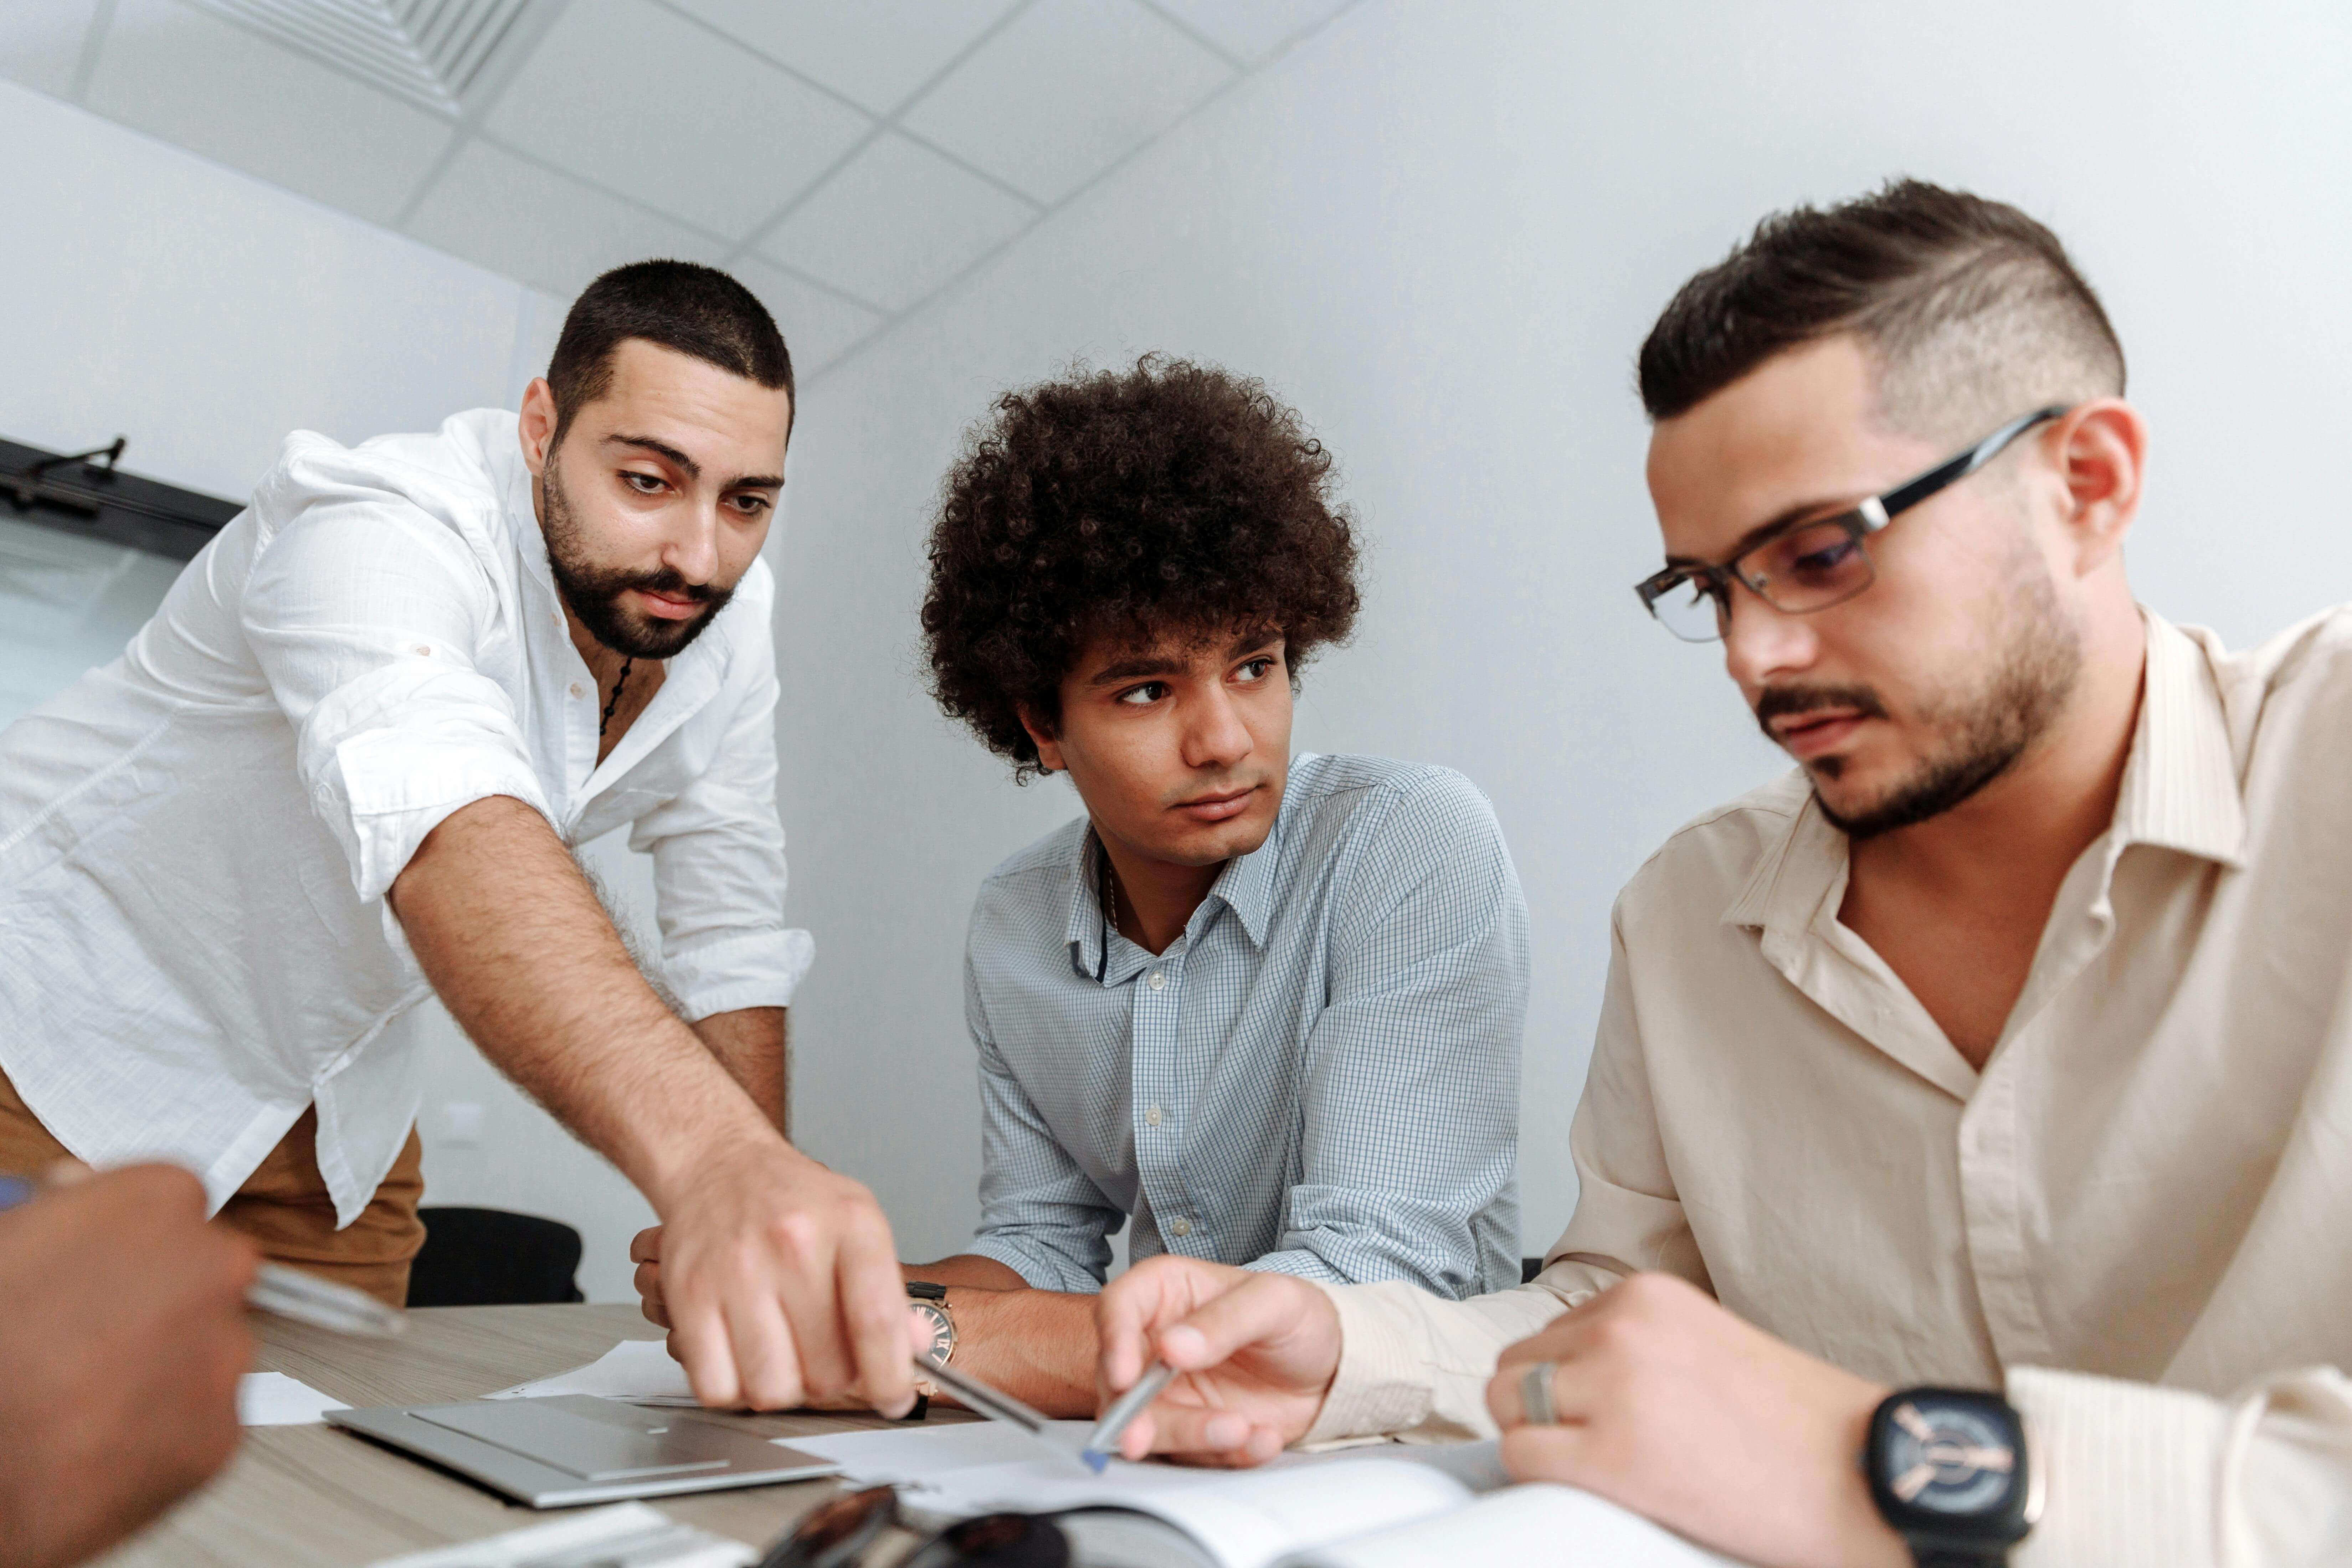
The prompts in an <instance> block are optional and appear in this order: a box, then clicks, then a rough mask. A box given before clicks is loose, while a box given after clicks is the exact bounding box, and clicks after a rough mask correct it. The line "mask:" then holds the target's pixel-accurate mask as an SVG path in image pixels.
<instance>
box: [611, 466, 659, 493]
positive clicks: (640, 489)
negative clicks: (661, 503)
mask: <svg viewBox="0 0 2352 1568" xmlns="http://www.w3.org/2000/svg"><path fill="white" fill-rule="evenodd" d="M621 482H622V483H624V484H625V485H627V486H628V487H629V488H630V489H633V490H635V491H636V492H637V493H638V494H639V495H641V496H650V495H659V494H660V493H661V492H662V491H663V490H665V489H667V488H668V487H667V485H665V484H664V483H663V482H662V479H661V478H660V476H659V475H656V474H641V473H639V472H637V471H636V469H635V468H623V469H622V470H621Z"/></svg>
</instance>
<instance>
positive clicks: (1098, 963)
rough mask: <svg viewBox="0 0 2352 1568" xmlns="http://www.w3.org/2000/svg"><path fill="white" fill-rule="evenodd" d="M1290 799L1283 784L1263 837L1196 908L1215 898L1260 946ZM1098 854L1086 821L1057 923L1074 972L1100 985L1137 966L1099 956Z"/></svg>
mask: <svg viewBox="0 0 2352 1568" xmlns="http://www.w3.org/2000/svg"><path fill="white" fill-rule="evenodd" d="M1305 760H1306V759H1305V758H1304V757H1301V758H1299V759H1298V761H1299V762H1303V761H1305ZM1291 770H1292V772H1293V773H1295V772H1296V771H1297V762H1294V763H1292V764H1291ZM1290 802H1291V791H1290V790H1289V788H1288V787H1287V784H1286V786H1285V788H1284V790H1283V792H1282V805H1281V806H1280V808H1279V809H1278V810H1276V813H1275V816H1274V827H1273V829H1272V830H1271V831H1269V832H1268V833H1267V834H1266V836H1265V843H1263V844H1261V845H1259V846H1258V847H1256V848H1255V849H1253V850H1251V851H1250V852H1249V853H1248V854H1246V855H1236V856H1234V858H1232V859H1231V860H1228V861H1226V862H1225V868H1224V869H1223V870H1222V871H1220V872H1218V873H1217V879H1216V882H1215V883H1214V884H1213V886H1211V888H1210V889H1209V894H1208V898H1207V899H1203V900H1201V904H1202V909H1205V908H1207V907H1208V902H1209V899H1215V900H1219V901H1220V902H1222V903H1223V905H1224V906H1225V907H1226V908H1227V909H1229V910H1233V911H1234V918H1235V919H1237V920H1239V921H1241V923H1242V929H1243V930H1244V931H1247V932H1248V933H1249V939H1250V942H1252V943H1253V944H1254V945H1255V946H1258V947H1264V946H1265V937H1266V929H1267V927H1268V925H1269V924H1270V923H1271V922H1272V921H1273V919H1274V884H1275V879H1276V869H1277V865H1276V862H1277V860H1278V858H1280V856H1281V853H1282V837H1283V825H1284V823H1285V821H1286V819H1287V818H1288V817H1289V816H1290V809H1291V805H1290ZM1102 853H1103V848H1102V841H1101V840H1100V839H1099V838H1097V837H1096V836H1095V831H1094V828H1093V827H1092V826H1088V827H1087V829H1086V830H1085V831H1084V832H1082V833H1080V834H1079V835H1078V841H1077V846H1076V848H1075V849H1074V850H1073V851H1072V853H1071V861H1070V913H1069V919H1068V921H1067V922H1066V924H1065V925H1064V927H1063V939H1064V940H1065V941H1066V942H1068V944H1069V946H1070V949H1071V951H1072V952H1073V953H1074V954H1075V955H1076V963H1077V967H1078V969H1079V970H1080V972H1082V973H1087V974H1096V975H1100V976H1101V977H1102V979H1103V981H1104V983H1105V984H1117V983H1118V981H1119V980H1121V979H1124V978H1125V977H1126V973H1129V972H1131V971H1132V970H1133V969H1134V968H1137V967H1139V965H1133V964H1121V965H1120V966H1119V967H1118V969H1117V970H1113V969H1112V968H1111V967H1110V966H1109V965H1108V963H1106V962H1105V960H1104V957H1103V944H1104V940H1105V937H1106V935H1107V934H1108V929H1107V928H1108V922H1107V921H1105V919H1104V917H1103V905H1102V861H1101V858H1100V857H1101V855H1102ZM1200 918H1201V916H1200V910H1194V911H1193V914H1192V919H1193V921H1195V922H1197V921H1199V920H1200ZM1147 956H1148V955H1147Z"/></svg>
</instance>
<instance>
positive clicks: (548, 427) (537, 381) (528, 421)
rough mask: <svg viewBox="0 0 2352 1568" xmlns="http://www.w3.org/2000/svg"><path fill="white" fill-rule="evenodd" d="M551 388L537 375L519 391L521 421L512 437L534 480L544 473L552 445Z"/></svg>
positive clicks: (553, 407)
mask: <svg viewBox="0 0 2352 1568" xmlns="http://www.w3.org/2000/svg"><path fill="white" fill-rule="evenodd" d="M555 419H556V415H555V389H554V388H553V387H551V386H550V385H548V384H547V377H545V376H543V375H542V376H538V377H535V378H533V379H532V381H531V384H530V385H529V386H527V387H525V388H523V394H522V418H521V421H520V425H519V426H518V427H517V429H516V432H515V434H516V436H517V437H518V438H519V439H520V441H521V443H522V460H523V463H524V464H525V466H527V467H528V468H530V477H531V478H532V479H538V478H539V477H540V476H541V475H542V474H544V473H546V472H547V455H548V452H549V450H550V449H551V447H553V445H554V442H555Z"/></svg>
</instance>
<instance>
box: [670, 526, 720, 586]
mask: <svg viewBox="0 0 2352 1568" xmlns="http://www.w3.org/2000/svg"><path fill="white" fill-rule="evenodd" d="M662 564H663V565H665V566H667V567H668V568H669V569H670V570H671V571H673V572H676V573H677V574H678V575H679V576H681V577H683V578H685V579H686V580H687V581H688V583H691V584H694V585H695V586H697V587H701V586H703V585H705V584H709V583H710V582H712V581H714V580H716V579H717V577H718V575H719V517H718V513H717V512H716V510H705V509H702V508H696V509H695V510H693V511H692V512H691V513H690V514H689V515H688V516H687V517H686V518H684V519H682V520H681V522H680V525H679V527H678V528H677V531H675V532H673V533H672V534H671V535H670V538H669V541H668V542H667V544H666V545H665V546H664V547H663V549H662Z"/></svg>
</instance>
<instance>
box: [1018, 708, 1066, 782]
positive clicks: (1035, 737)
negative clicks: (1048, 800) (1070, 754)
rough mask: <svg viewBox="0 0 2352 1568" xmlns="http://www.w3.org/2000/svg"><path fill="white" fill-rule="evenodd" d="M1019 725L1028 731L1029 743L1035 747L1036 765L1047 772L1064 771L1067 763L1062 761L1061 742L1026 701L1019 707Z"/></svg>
mask: <svg viewBox="0 0 2352 1568" xmlns="http://www.w3.org/2000/svg"><path fill="white" fill-rule="evenodd" d="M1020 713H1021V727H1022V728H1023V729H1024V730H1026V731H1029V743H1030V744H1031V745H1033V746H1035V747H1036V748H1037V765H1038V766H1039V767H1041V768H1044V769H1045V771H1046V772H1047V773H1066V772H1067V771H1068V768H1069V764H1067V763H1065V762H1063V761H1062V742H1060V741H1059V740H1057V739H1055V735H1054V731H1053V730H1052V729H1051V728H1050V727H1049V726H1047V725H1046V724H1045V722H1044V721H1042V720H1040V719H1039V718H1038V716H1037V710H1035V709H1034V708H1032V707H1030V706H1029V705H1028V704H1027V703H1026V702H1024V703H1023V704H1022V705H1021V708H1020Z"/></svg>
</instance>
